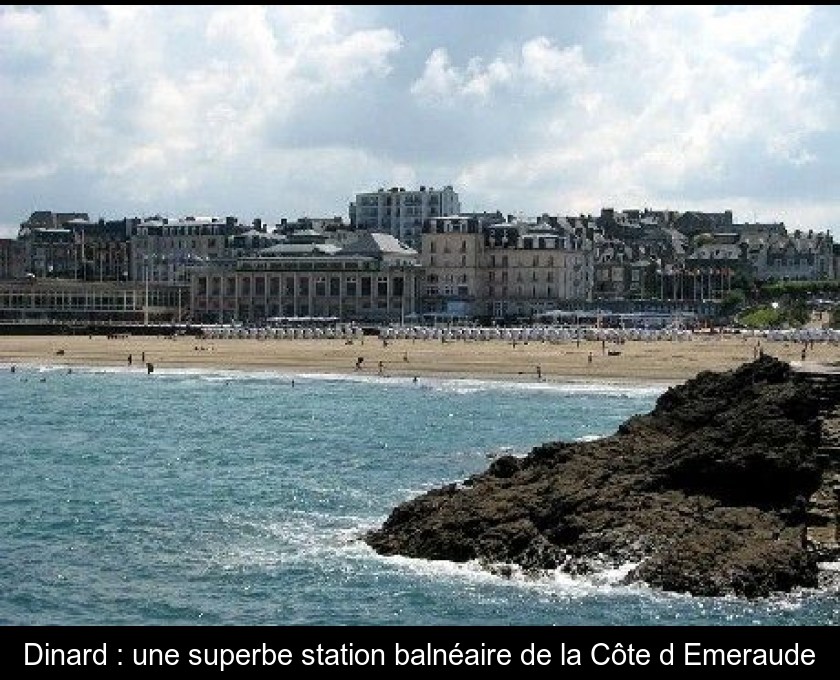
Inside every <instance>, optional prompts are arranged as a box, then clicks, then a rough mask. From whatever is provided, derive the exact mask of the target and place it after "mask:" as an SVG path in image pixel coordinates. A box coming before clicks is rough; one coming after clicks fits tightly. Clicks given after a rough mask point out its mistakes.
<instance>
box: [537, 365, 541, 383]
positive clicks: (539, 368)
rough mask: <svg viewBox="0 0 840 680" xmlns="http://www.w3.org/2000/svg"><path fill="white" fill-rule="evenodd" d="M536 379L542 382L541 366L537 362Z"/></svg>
mask: <svg viewBox="0 0 840 680" xmlns="http://www.w3.org/2000/svg"><path fill="white" fill-rule="evenodd" d="M537 380H539V381H540V382H542V366H540V365H539V364H537Z"/></svg>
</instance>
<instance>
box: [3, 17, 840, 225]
mask: <svg viewBox="0 0 840 680" xmlns="http://www.w3.org/2000/svg"><path fill="white" fill-rule="evenodd" d="M839 40H840V6H831V5H817V6H812V7H809V6H804V5H795V6H794V5H790V6H785V5H772V6H770V5H768V6H753V5H745V6H739V5H724V6H713V5H702V6H667V5H664V6H663V5H657V6H650V7H646V6H641V5H621V6H609V5H577V6H576V5H530V6H529V5H375V6H374V5H372V6H365V5H339V6H328V5H319V6H300V7H296V6H290V5H252V6H240V5H236V6H223V5H208V6H179V5H149V6H145V5H136V6H123V5H114V6H111V5H101V6H96V5H78V6H74V5H37V6H24V5H21V6H12V5H3V6H0V106H2V110H0V236H4V237H9V236H15V235H16V234H17V229H18V227H19V225H20V223H21V222H23V221H24V220H26V219H27V218H28V217H29V215H30V214H31V213H32V212H33V211H35V210H52V211H56V212H87V213H88V214H89V215H90V217H91V218H92V219H98V218H100V217H104V218H105V219H120V218H122V217H147V216H152V215H163V216H169V217H173V218H179V217H185V216H187V215H194V216H218V217H225V216H228V215H234V216H237V217H238V218H239V219H240V221H242V222H247V223H250V222H251V221H252V220H253V219H254V218H261V219H263V220H265V221H268V222H269V223H270V224H273V223H275V222H279V220H280V218H281V217H287V218H290V219H296V218H298V217H302V216H309V217H330V216H334V215H341V216H343V217H345V218H347V217H348V205H349V203H350V201H352V200H354V198H355V195H356V194H357V193H361V192H366V191H375V190H377V189H378V188H380V187H381V188H386V189H387V188H390V187H393V186H399V187H404V188H406V189H409V190H410V189H417V188H419V187H420V186H426V187H443V186H446V185H452V187H453V188H454V189H455V191H457V192H458V195H459V197H460V201H461V208H462V210H463V211H484V210H486V211H495V210H501V211H502V212H503V213H505V214H514V215H519V216H524V217H529V216H535V215H539V214H542V213H549V214H552V215H554V214H561V215H577V214H593V215H597V214H599V213H600V211H601V209H602V208H604V207H612V208H616V209H629V208H646V207H647V208H652V209H657V210H660V209H670V210H678V211H684V210H708V211H713V212H719V211H722V210H727V209H729V210H732V211H733V213H734V217H735V220H736V221H739V222H755V221H758V222H778V221H782V222H784V223H785V224H786V225H787V226H788V228H789V229H791V230H792V229H796V228H800V229H804V230H808V229H813V230H815V231H822V232H824V231H826V230H830V231H831V232H832V234H833V235H834V237H835V238H840V42H838V41H839Z"/></svg>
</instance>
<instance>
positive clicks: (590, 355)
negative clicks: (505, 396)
mask: <svg viewBox="0 0 840 680" xmlns="http://www.w3.org/2000/svg"><path fill="white" fill-rule="evenodd" d="M589 363H590V364H591V363H592V352H590V353H589Z"/></svg>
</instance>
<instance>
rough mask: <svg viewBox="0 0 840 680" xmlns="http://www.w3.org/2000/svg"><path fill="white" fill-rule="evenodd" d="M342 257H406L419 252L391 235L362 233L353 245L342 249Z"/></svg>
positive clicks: (350, 244)
mask: <svg viewBox="0 0 840 680" xmlns="http://www.w3.org/2000/svg"><path fill="white" fill-rule="evenodd" d="M341 254H342V255H406V256H415V255H417V251H416V250H414V248H409V247H408V246H407V245H405V244H404V243H402V242H401V241H399V240H397V239H396V238H394V237H393V236H391V234H382V233H379V232H361V233H360V234H359V236H358V237H357V238H356V239H355V240H354V241H353V242H351V243H349V244H347V245H346V246H344V248H342V249H341Z"/></svg>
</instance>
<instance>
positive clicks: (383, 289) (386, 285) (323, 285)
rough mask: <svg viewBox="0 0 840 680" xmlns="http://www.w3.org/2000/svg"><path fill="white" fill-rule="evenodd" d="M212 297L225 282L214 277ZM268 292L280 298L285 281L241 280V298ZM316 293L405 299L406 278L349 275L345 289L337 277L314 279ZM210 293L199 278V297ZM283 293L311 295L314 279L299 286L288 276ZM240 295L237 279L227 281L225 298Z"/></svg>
mask: <svg viewBox="0 0 840 680" xmlns="http://www.w3.org/2000/svg"><path fill="white" fill-rule="evenodd" d="M209 283H210V286H209V294H210V295H211V296H213V297H218V296H219V295H220V294H221V290H222V285H221V279H219V278H218V277H213V278H211V279H209ZM342 288H343V289H342ZM266 289H268V294H269V295H275V296H276V295H280V291H281V278H280V277H270V278H269V279H268V285H266V278H265V277H262V276H257V277H254V279H253V285H252V283H251V279H250V278H241V279H239V293H238V294H239V295H240V296H249V295H251V294H252V290H253V295H256V296H262V295H265V294H266ZM313 289H314V294H315V295H316V296H317V297H325V296H327V295H329V296H331V297H339V296H341V295H345V296H347V297H356V296H358V295H361V296H364V297H370V296H371V295H372V294H373V292H374V290H375V291H376V292H375V294H376V295H377V296H379V297H386V296H388V295H391V296H395V297H401V296H402V295H403V294H404V292H405V279H404V278H403V277H402V276H395V277H393V278H392V279H390V280H389V278H388V277H387V276H378V277H376V281H374V280H373V277H371V276H361V277H359V278H358V280H357V277H355V276H347V277H345V278H344V286H343V287H342V279H341V278H339V277H337V276H331V277H329V278H328V277H325V276H317V277H314V286H313ZM207 290H208V278H207V277H205V276H201V277H199V279H198V294H199V295H203V294H205V291H207ZM282 291H283V292H282V294H283V295H286V296H289V297H294V296H295V295H298V296H307V295H309V291H310V277H308V276H300V277H297V286H296V285H295V277H292V276H287V277H283V278H282ZM236 295H237V291H236V279H234V278H232V277H228V278H226V279H225V296H227V297H233V296H236Z"/></svg>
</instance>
